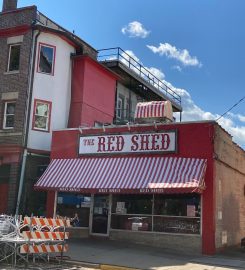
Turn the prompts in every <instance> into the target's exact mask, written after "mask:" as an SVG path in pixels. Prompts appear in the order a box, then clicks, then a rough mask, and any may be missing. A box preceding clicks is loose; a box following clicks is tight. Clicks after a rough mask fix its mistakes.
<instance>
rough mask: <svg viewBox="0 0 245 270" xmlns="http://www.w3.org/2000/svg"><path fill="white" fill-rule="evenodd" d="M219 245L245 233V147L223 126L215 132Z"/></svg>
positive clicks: (234, 242) (236, 240)
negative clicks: (232, 138) (237, 142)
mask: <svg viewBox="0 0 245 270" xmlns="http://www.w3.org/2000/svg"><path fill="white" fill-rule="evenodd" d="M214 165H215V186H216V234H215V236H216V237H215V241H216V248H222V247H225V246H233V245H237V244H239V243H240V241H241V238H242V237H244V236H245V194H244V192H245V190H244V188H245V151H244V150H242V149H241V148H240V147H238V146H237V145H236V144H234V143H233V142H232V140H231V136H229V135H228V134H227V133H226V132H225V131H224V130H223V129H222V128H220V127H219V126H217V127H216V136H215V161H214Z"/></svg>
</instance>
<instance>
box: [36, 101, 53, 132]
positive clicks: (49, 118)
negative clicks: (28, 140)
mask: <svg viewBox="0 0 245 270" xmlns="http://www.w3.org/2000/svg"><path fill="white" fill-rule="evenodd" d="M37 102H40V103H45V104H48V105H49V115H48V130H44V129H38V128H36V127H35V126H34V124H35V111H36V106H37ZM51 110H52V102H51V101H47V100H42V99H34V107H33V114H32V130H35V131H41V132H47V133H49V132H50V122H51Z"/></svg>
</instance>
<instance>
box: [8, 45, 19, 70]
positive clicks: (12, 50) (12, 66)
mask: <svg viewBox="0 0 245 270" xmlns="http://www.w3.org/2000/svg"><path fill="white" fill-rule="evenodd" d="M19 68H20V44H12V45H10V46H9V58H8V70H7V71H8V72H11V71H19Z"/></svg>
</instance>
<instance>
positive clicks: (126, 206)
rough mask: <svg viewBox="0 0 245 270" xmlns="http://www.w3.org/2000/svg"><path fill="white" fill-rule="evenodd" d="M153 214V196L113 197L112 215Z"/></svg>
mask: <svg viewBox="0 0 245 270" xmlns="http://www.w3.org/2000/svg"><path fill="white" fill-rule="evenodd" d="M123 211H125V213H123V214H151V212H152V195H137V196H136V195H118V196H113V203H112V213H122V212H123Z"/></svg>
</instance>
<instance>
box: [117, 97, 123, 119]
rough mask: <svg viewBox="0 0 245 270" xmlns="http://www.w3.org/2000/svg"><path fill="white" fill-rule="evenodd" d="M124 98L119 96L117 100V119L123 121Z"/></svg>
mask: <svg viewBox="0 0 245 270" xmlns="http://www.w3.org/2000/svg"><path fill="white" fill-rule="evenodd" d="M123 109H124V98H123V97H122V96H119V97H118V99H117V118H119V119H123Z"/></svg>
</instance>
